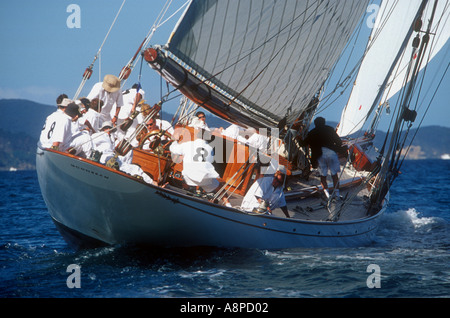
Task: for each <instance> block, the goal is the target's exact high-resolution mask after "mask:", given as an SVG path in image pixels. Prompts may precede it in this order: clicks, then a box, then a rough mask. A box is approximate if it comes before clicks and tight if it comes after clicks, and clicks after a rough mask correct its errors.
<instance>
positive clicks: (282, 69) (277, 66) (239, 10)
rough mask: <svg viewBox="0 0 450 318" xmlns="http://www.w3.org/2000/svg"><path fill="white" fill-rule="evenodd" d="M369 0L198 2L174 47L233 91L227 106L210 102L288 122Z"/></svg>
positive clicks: (266, 121) (250, 118)
mask: <svg viewBox="0 0 450 318" xmlns="http://www.w3.org/2000/svg"><path fill="white" fill-rule="evenodd" d="M367 4H368V1H358V0H354V1H338V0H328V1H296V0H286V1H261V0H247V1H239V0H226V1H225V0H221V1H217V0H202V1H195V0H194V1H193V2H192V3H191V5H190V7H189V8H188V10H187V11H186V13H185V15H184V18H183V20H182V21H181V22H180V23H179V24H178V26H177V28H176V30H175V31H174V33H173V34H172V36H171V38H170V42H169V43H168V45H167V49H168V50H169V51H170V52H171V53H172V54H173V55H175V56H176V57H177V58H179V59H181V60H182V62H183V63H186V64H187V65H189V67H191V68H192V69H194V72H198V73H199V74H201V75H202V76H203V78H204V79H206V80H208V81H210V82H211V87H218V88H220V89H222V90H224V91H226V92H228V93H230V94H231V96H232V97H231V98H230V100H229V101H228V102H224V105H223V106H221V105H218V104H217V103H216V104H215V105H213V106H211V105H209V104H208V102H205V103H203V104H202V106H203V107H205V108H207V109H210V110H212V111H213V112H215V113H216V111H219V112H225V113H227V112H228V113H229V114H231V115H233V114H238V115H239V116H235V115H233V116H231V115H230V116H231V117H232V118H229V119H231V121H234V122H236V123H239V121H240V119H239V118H241V119H242V120H241V123H242V122H243V123H244V124H245V125H249V124H253V126H257V127H265V126H266V127H267V126H274V125H277V124H278V123H279V122H280V121H281V120H283V119H284V118H286V119H287V124H289V123H292V122H293V121H294V120H295V119H296V118H297V117H299V115H300V114H301V113H302V112H303V111H304V110H305V109H306V108H307V106H308V104H309V102H310V101H311V99H312V98H313V97H314V95H315V94H316V93H317V91H318V90H319V89H320V87H321V85H322V84H323V82H324V81H325V79H326V78H327V76H328V75H329V72H330V70H331V68H332V67H333V66H334V64H335V62H336V61H337V59H338V58H339V56H340V54H341V52H342V50H343V48H344V47H345V45H346V43H347V41H348V39H349V37H350V36H351V34H352V32H353V30H354V28H355V26H356V25H357V23H358V21H359V20H360V18H361V16H362V15H363V13H364V11H365V9H366V7H367ZM161 73H162V74H163V76H164V72H161ZM165 76H168V77H171V76H172V77H173V76H174V74H165ZM172 79H173V78H172ZM202 81H203V80H202ZM202 84H203V82H202ZM226 106H230V107H231V108H233V109H232V110H230V109H227V107H226ZM217 107H222V108H223V109H219V110H217V109H213V108H217Z"/></svg>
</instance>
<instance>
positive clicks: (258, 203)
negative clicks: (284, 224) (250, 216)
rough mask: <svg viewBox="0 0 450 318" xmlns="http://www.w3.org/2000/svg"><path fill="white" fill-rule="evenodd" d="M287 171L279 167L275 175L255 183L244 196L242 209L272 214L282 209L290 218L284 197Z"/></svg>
mask: <svg viewBox="0 0 450 318" xmlns="http://www.w3.org/2000/svg"><path fill="white" fill-rule="evenodd" d="M285 178H286V170H285V168H284V167H283V166H280V167H278V170H277V171H276V172H275V174H274V175H268V176H265V177H262V178H259V179H258V180H256V181H255V183H253V185H252V186H251V187H250V189H249V190H248V191H247V193H246V194H245V196H244V199H243V200H242V203H241V209H242V210H244V211H248V212H256V213H267V214H272V211H273V210H275V209H276V208H280V209H281V210H282V211H283V213H284V215H285V216H286V217H287V218H290V216H289V212H288V209H287V205H286V199H285V196H284V191H283V187H284V181H285Z"/></svg>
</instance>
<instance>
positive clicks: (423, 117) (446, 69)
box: [399, 63, 450, 168]
mask: <svg viewBox="0 0 450 318" xmlns="http://www.w3.org/2000/svg"><path fill="white" fill-rule="evenodd" d="M449 66H450V63H448V64H447V67H446V68H445V71H444V74H443V75H442V77H441V79H440V81H439V84H438V86H437V87H436V89H435V91H434V93H433V96H432V97H431V100H430V102H429V103H428V106H427V108H426V110H425V113H424V115H423V116H422V119H421V120H420V123H419V125H418V127H417V129H416V132H415V133H414V136H413V137H412V139H411V142H410V144H409V146H408V150H407V152H406V153H405V156H404V158H403V159H402V161H401V163H400V166H399V168H400V167H401V166H402V165H403V161H404V160H405V159H406V154H407V153H408V152H409V149H410V148H411V146H412V143H413V141H414V139H415V138H416V135H417V133H418V132H419V129H420V127H421V126H422V123H423V120H424V119H425V116H426V114H427V113H428V110H429V109H430V106H431V104H432V102H433V100H434V98H435V97H436V94H437V92H438V90H439V87H440V86H441V84H442V81H443V80H444V78H445V76H446V74H447V71H448V68H449Z"/></svg>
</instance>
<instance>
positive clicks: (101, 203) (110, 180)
mask: <svg viewBox="0 0 450 318" xmlns="http://www.w3.org/2000/svg"><path fill="white" fill-rule="evenodd" d="M36 167H37V174H38V178H39V184H40V187H41V191H42V195H43V197H44V200H45V202H46V204H47V207H48V210H49V212H50V215H51V217H52V219H53V220H54V221H55V224H56V225H57V226H58V229H59V230H60V231H61V232H62V234H63V236H64V237H65V238H66V240H67V241H70V242H69V243H72V245H75V246H77V247H84V246H87V245H89V244H85V243H91V241H94V242H96V243H104V244H108V245H114V244H124V243H125V244H126V243H131V244H149V245H154V246H161V247H183V246H216V247H239V248H261V249H280V248H293V247H325V246H327V247H331V246H342V247H345V246H363V245H367V244H370V243H371V241H372V240H373V238H374V235H375V230H376V228H377V224H378V220H379V217H380V215H381V214H382V212H383V210H384V209H383V210H382V211H380V212H379V213H377V214H376V215H374V216H372V217H368V218H364V219H359V220H354V221H339V222H329V221H328V222H326V221H324V222H316V221H305V220H296V219H286V218H280V217H276V216H269V215H250V214H245V213H242V212H240V211H238V210H236V209H232V208H226V207H223V206H218V205H215V204H212V203H208V202H205V201H202V200H200V199H197V198H195V197H191V196H186V195H183V194H180V193H176V192H174V191H172V190H169V189H163V188H159V187H155V186H152V185H149V184H146V183H144V182H142V181H139V180H137V179H135V178H132V177H130V176H127V175H126V174H124V173H121V172H117V171H114V170H111V169H109V168H107V167H105V166H102V165H99V164H95V163H93V162H91V161H88V160H83V159H79V158H76V157H72V156H70V155H64V154H61V153H58V152H54V151H51V150H42V149H40V148H38V149H37V159H36Z"/></svg>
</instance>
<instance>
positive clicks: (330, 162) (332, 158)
mask: <svg viewBox="0 0 450 318" xmlns="http://www.w3.org/2000/svg"><path fill="white" fill-rule="evenodd" d="M314 125H315V128H314V129H312V130H311V131H310V132H309V133H308V135H307V136H306V138H305V140H304V143H305V144H307V145H309V146H310V147H311V165H312V167H313V168H318V170H319V175H320V183H321V185H322V187H323V192H324V194H325V196H326V197H327V199H329V198H330V193H329V191H328V183H327V175H328V170H330V174H331V178H332V180H333V186H334V196H336V197H337V198H340V196H339V178H338V173H339V171H340V164H339V158H338V155H337V152H339V153H341V152H342V153H344V152H346V151H347V150H346V147H343V146H342V140H341V138H340V137H339V136H338V134H337V133H336V131H335V130H334V129H333V128H332V127H330V126H327V125H325V118H323V117H317V118H316V119H315V120H314Z"/></svg>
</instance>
